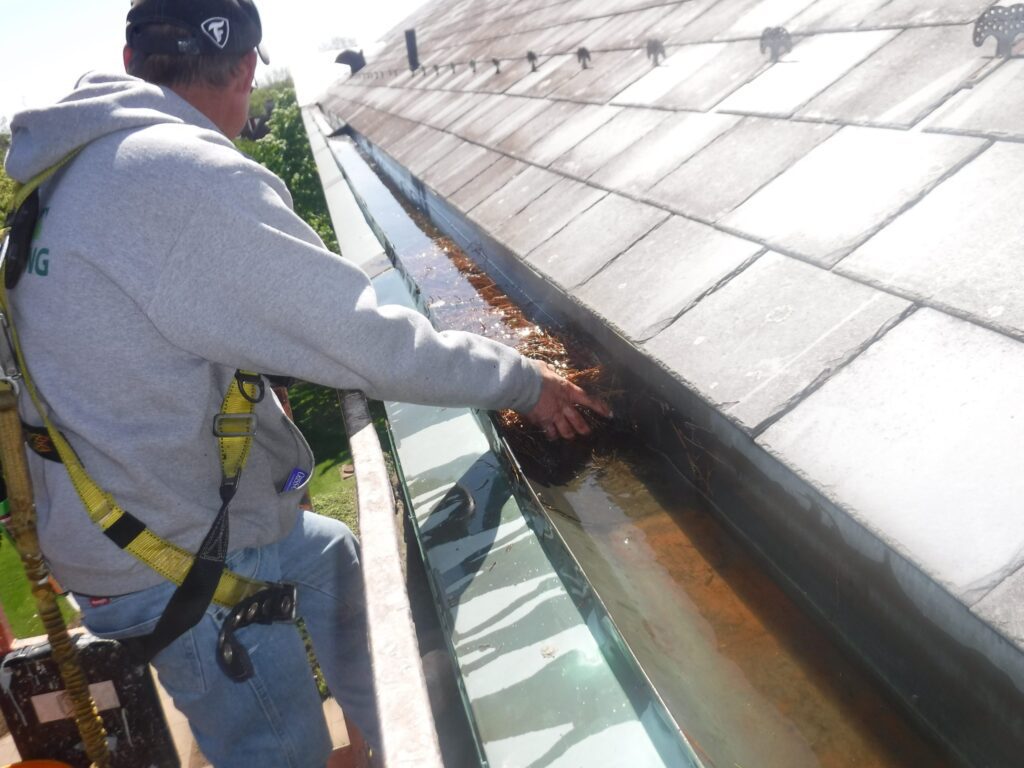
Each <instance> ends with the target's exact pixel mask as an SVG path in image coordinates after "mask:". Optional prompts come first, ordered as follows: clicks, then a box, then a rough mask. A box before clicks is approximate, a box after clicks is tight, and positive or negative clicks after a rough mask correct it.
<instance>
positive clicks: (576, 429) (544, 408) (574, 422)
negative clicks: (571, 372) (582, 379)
mask: <svg viewBox="0 0 1024 768" xmlns="http://www.w3.org/2000/svg"><path fill="white" fill-rule="evenodd" d="M537 366H538V368H540V373H541V384H540V399H539V400H538V401H537V404H536V405H535V406H533V410H532V411H530V412H529V413H527V414H524V417H525V419H526V421H528V422H529V423H530V424H533V425H534V426H537V427H540V428H541V429H543V430H544V434H545V435H547V437H548V440H555V439H556V438H558V437H559V436H561V437H563V438H565V439H566V440H571V439H572V438H574V437H576V435H589V434H590V427H589V426H588V425H587V421H586V419H584V418H583V414H581V413H580V412H579V411H578V410H577V409H576V406H577V405H584V406H586V407H587V408H589V409H590V410H592V411H594V412H595V413H598V414H600V415H601V416H604V417H605V418H611V416H612V411H611V408H609V407H608V404H607V403H605V402H604V401H603V400H600V399H598V398H596V397H591V396H590V395H588V394H587V393H586V392H584V391H583V390H582V389H580V388H579V387H577V386H576V385H575V384H573V383H572V382H571V381H569V380H567V379H563V378H562V377H561V376H559V375H558V374H557V373H555V371H554V370H553V369H552V368H551V366H549V365H548V364H547V363H542V362H540V361H537Z"/></svg>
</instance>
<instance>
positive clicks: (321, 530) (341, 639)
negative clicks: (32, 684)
mask: <svg viewBox="0 0 1024 768" xmlns="http://www.w3.org/2000/svg"><path fill="white" fill-rule="evenodd" d="M228 566H229V567H230V568H231V569H232V570H233V571H235V572H236V573H239V574H241V575H244V576H249V577H253V578H257V579H261V580H265V581H284V582H289V583H292V584H295V585H296V586H297V594H298V612H299V615H300V616H302V617H303V619H304V620H305V622H306V628H307V629H308V630H309V635H310V637H311V638H312V640H313V648H314V650H315V652H316V655H317V659H318V661H319V662H320V668H321V670H322V671H323V674H324V678H325V680H326V681H327V686H328V688H329V689H330V691H331V693H332V694H333V695H334V697H335V698H336V699H337V700H338V702H339V703H340V704H341V707H342V709H343V710H344V711H345V714H346V715H347V716H348V718H349V719H350V720H351V721H352V722H354V723H355V724H356V725H357V726H358V727H359V728H360V730H362V732H363V734H364V735H365V736H366V739H367V741H368V742H369V743H370V744H371V745H378V746H379V744H380V738H379V734H378V727H377V714H376V709H375V704H374V694H373V678H372V672H371V667H370V658H369V651H368V649H367V644H366V610H365V603H364V598H363V579H362V573H361V571H360V566H359V543H358V542H357V541H356V538H355V536H353V535H352V532H351V531H350V530H349V529H348V528H347V527H346V526H345V525H344V524H343V523H340V522H338V521H336V520H332V519H330V518H327V517H323V516H321V515H317V514H314V513H312V512H302V513H301V515H300V517H299V520H298V522H297V523H296V524H295V527H294V528H293V529H292V531H291V532H290V533H289V534H288V536H287V537H286V538H284V539H282V540H281V541H279V542H276V543H274V544H270V545H267V546H265V547H260V548H257V549H243V550H239V551H237V552H234V553H232V554H231V556H230V557H229V558H228ZM173 591H174V585H173V584H170V583H168V584H160V585H157V586H155V587H151V588H149V589H146V590H142V591H141V592H133V593H131V594H127V595H122V596H119V597H114V598H111V599H110V602H109V603H107V604H105V605H100V606H98V607H93V606H92V605H90V601H89V599H88V598H87V597H83V599H81V600H80V601H79V602H80V603H81V604H82V610H83V621H84V623H85V625H86V627H87V628H88V629H89V631H90V632H92V633H93V634H95V635H97V636H99V637H108V638H124V637H133V636H136V635H144V634H147V633H149V632H150V631H152V629H153V627H154V626H155V625H156V622H157V620H158V619H159V617H160V614H161V613H162V612H163V609H164V606H165V605H166V604H167V601H168V600H169V599H170V596H171V593H172V592H173ZM226 614H227V611H226V610H225V609H223V608H221V607H219V606H215V605H211V606H210V608H209V609H207V611H206V615H205V616H204V617H203V619H202V620H201V621H200V622H199V623H198V624H197V625H196V626H195V627H193V628H192V629H191V630H189V631H188V632H186V633H185V634H184V635H182V636H181V637H179V638H178V639H177V640H175V641H174V642H173V643H172V644H171V645H169V646H168V647H167V648H165V649H164V650H163V651H161V652H160V653H159V654H157V656H156V658H155V659H153V666H154V667H155V668H156V670H157V673H158V674H159V676H160V683H161V684H162V685H163V687H164V689H165V690H166V691H167V693H168V694H170V696H171V698H172V699H173V700H174V704H175V706H177V708H178V709H179V710H180V711H181V712H182V713H184V715H185V716H186V717H187V718H188V722H189V725H190V726H191V728H192V733H193V735H194V736H195V739H196V742H197V743H198V744H199V747H200V749H202V751H203V754H204V755H205V756H206V758H207V759H208V760H210V761H211V762H212V763H213V765H214V766H216V768H234V767H235V766H238V767H239V768H260V767H261V766H274V767H275V768H278V767H280V768H285V767H286V766H287V767H288V768H313V767H314V766H323V765H324V764H325V763H326V762H327V757H328V755H329V753H330V749H331V744H330V738H329V736H328V733H327V726H326V723H325V722H324V717H323V707H322V703H321V701H320V696H319V694H318V692H317V689H316V685H315V683H314V682H313V676H312V673H311V672H310V668H309V663H308V660H307V656H306V651H305V647H304V646H303V643H302V639H301V637H300V635H299V633H298V631H297V630H296V628H295V627H294V626H293V625H291V624H287V623H286V624H271V625H260V624H255V625H252V626H250V627H245V628H243V629H241V630H239V631H238V632H237V633H236V636H237V637H238V639H239V641H240V642H242V643H243V644H244V646H245V648H246V650H248V652H249V656H250V658H251V660H252V663H253V667H254V670H255V674H254V675H253V676H252V677H251V678H250V679H248V680H246V681H245V682H242V683H236V682H234V681H232V680H230V679H228V677H227V676H225V674H224V673H223V672H222V671H221V669H220V667H218V666H217V660H216V657H215V653H214V651H215V648H216V642H217V633H218V631H219V628H220V625H221V623H222V622H223V619H224V617H225V616H226Z"/></svg>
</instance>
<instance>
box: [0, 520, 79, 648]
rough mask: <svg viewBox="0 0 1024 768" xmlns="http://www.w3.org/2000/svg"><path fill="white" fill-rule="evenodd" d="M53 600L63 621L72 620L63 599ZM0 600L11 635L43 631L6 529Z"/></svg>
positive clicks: (0, 552)
mask: <svg viewBox="0 0 1024 768" xmlns="http://www.w3.org/2000/svg"><path fill="white" fill-rule="evenodd" d="M57 601H58V603H59V604H60V612H61V613H62V614H64V620H65V621H72V620H73V619H74V618H75V615H76V614H75V611H74V610H72V609H71V607H70V606H68V603H67V600H65V599H64V598H62V597H61V598H58V599H57ZM0 602H2V603H3V607H4V613H5V614H6V615H7V621H9V622H10V624H11V631H12V632H13V633H14V636H15V637H35V636H36V635H41V634H43V632H44V630H43V622H42V621H41V620H40V619H39V615H38V614H37V613H36V601H35V600H34V599H33V598H32V593H31V592H30V591H29V589H28V579H26V578H25V569H24V568H22V566H21V558H20V557H19V556H18V552H17V550H16V549H15V548H14V542H13V541H11V536H10V534H9V533H7V530H6V529H4V530H3V534H2V543H0Z"/></svg>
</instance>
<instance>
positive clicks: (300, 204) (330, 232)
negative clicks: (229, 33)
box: [235, 81, 338, 252]
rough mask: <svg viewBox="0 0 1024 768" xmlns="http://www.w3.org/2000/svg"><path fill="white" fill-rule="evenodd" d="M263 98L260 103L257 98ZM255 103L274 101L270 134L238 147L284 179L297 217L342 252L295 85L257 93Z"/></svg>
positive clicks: (284, 83) (279, 85) (239, 141)
mask: <svg viewBox="0 0 1024 768" xmlns="http://www.w3.org/2000/svg"><path fill="white" fill-rule="evenodd" d="M257 96H258V97H259V99H258V100H257V98H256V97H257ZM253 97H254V98H253V102H254V103H255V104H258V105H259V110H262V108H263V106H262V105H263V102H264V101H265V100H267V99H272V100H273V101H274V111H273V113H272V114H271V116H270V121H269V127H270V133H269V134H267V135H266V136H264V137H263V138H262V139H260V140H259V141H249V140H247V139H237V140H236V141H235V144H236V145H237V146H238V148H239V149H240V150H242V151H243V152H245V153H246V154H247V155H249V156H250V157H251V158H252V159H253V160H255V161H256V162H258V163H260V164H261V165H263V166H265V167H266V168H268V169H269V170H271V171H273V172H274V173H275V174H277V175H278V176H280V177H281V178H282V179H283V180H284V183H285V184H287V185H288V190H289V191H290V192H291V193H292V200H293V202H294V204H295V213H297V214H298V215H299V216H300V217H301V218H302V219H303V220H304V221H305V222H306V223H307V224H309V226H311V227H312V228H313V230H314V231H315V232H316V233H317V234H318V235H320V239H322V240H323V241H324V244H325V245H327V247H328V248H330V249H331V250H332V251H335V252H337V251H338V240H337V238H336V237H335V235H334V229H333V228H332V227H331V217H330V215H329V214H328V212H327V199H326V198H325V197H324V191H323V187H321V186H320V177H319V176H318V174H317V171H316V163H315V162H314V161H313V150H312V149H311V148H310V146H309V138H308V137H307V136H306V128H305V126H304V125H303V123H302V111H301V110H300V108H299V105H298V103H297V102H296V99H295V88H294V87H293V86H292V84H291V81H282V82H280V83H274V84H272V85H270V86H267V87H264V88H259V89H257V90H256V91H254V92H253Z"/></svg>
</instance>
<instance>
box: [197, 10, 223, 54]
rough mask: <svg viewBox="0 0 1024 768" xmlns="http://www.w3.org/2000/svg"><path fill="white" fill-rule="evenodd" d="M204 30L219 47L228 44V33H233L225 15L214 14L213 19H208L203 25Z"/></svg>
mask: <svg viewBox="0 0 1024 768" xmlns="http://www.w3.org/2000/svg"><path fill="white" fill-rule="evenodd" d="M200 26H201V27H202V30H203V32H205V33H206V36H207V37H208V38H210V39H211V40H213V43H214V45H216V46H217V47H218V48H223V47H224V46H225V45H227V44H228V35H229V34H231V29H230V27H229V26H228V20H227V19H225V18H224V17H223V16H214V17H213V18H212V19H207V20H206V21H204V22H203V23H202V24H201V25H200Z"/></svg>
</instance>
